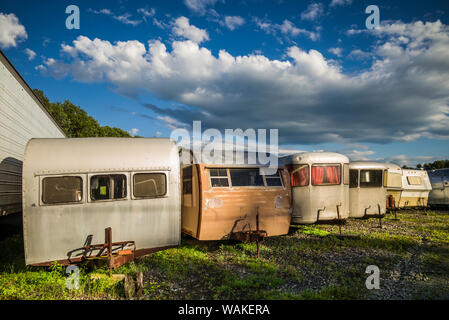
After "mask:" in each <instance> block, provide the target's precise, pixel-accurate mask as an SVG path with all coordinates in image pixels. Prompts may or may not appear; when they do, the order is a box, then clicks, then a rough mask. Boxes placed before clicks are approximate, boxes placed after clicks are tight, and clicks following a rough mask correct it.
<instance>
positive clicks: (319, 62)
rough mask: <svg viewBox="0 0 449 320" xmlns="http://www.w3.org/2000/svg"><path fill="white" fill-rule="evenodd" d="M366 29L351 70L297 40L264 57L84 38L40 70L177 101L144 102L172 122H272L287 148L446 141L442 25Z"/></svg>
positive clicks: (448, 49)
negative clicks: (362, 58) (361, 54)
mask: <svg viewBox="0 0 449 320" xmlns="http://www.w3.org/2000/svg"><path fill="white" fill-rule="evenodd" d="M370 34H371V36H372V37H374V40H375V41H374V43H375V44H374V45H373V46H372V50H371V51H370V52H369V54H370V55H371V57H372V59H370V62H371V65H370V67H369V68H367V69H364V70H361V71H359V72H358V73H355V72H353V71H351V72H350V73H345V72H344V70H343V69H342V67H341V66H339V65H338V64H337V62H335V61H334V60H333V59H329V58H328V57H326V54H330V53H327V52H326V53H322V52H319V51H318V50H304V49H302V48H301V47H299V46H296V45H294V46H290V47H289V48H288V49H287V50H286V51H285V57H284V58H282V59H270V58H268V57H266V56H264V55H262V54H248V55H238V56H234V55H232V54H230V53H229V52H227V51H226V50H220V51H219V53H218V54H217V55H214V54H213V53H212V51H211V50H209V49H208V48H206V47H204V46H200V45H199V41H196V42H195V41H191V40H183V41H173V42H172V43H171V45H170V48H171V49H168V48H167V46H166V45H165V44H164V43H163V42H161V41H159V40H150V41H149V42H148V43H147V44H144V43H141V42H139V41H118V42H115V43H111V42H109V41H106V40H101V39H93V40H92V39H90V38H88V37H82V36H80V37H78V38H77V39H76V40H75V41H73V43H72V44H69V45H63V46H62V48H61V50H62V52H63V53H65V56H66V57H65V58H61V59H58V60H56V59H51V58H49V59H47V60H45V61H44V63H43V67H42V68H40V69H41V70H43V71H46V72H48V73H50V74H52V75H54V76H59V77H64V76H70V77H72V78H73V79H74V80H76V81H82V82H91V81H96V82H105V83H109V84H113V85H115V86H116V87H117V89H118V90H119V91H120V92H121V93H123V94H127V95H130V96H133V95H134V96H135V95H136V94H137V93H138V92H141V91H148V92H151V93H152V94H153V95H154V96H155V97H157V98H158V99H163V100H168V101H173V102H176V103H178V104H179V105H180V107H173V108H160V107H158V106H154V105H151V104H145V105H144V107H145V108H147V109H148V110H151V111H152V112H154V113H156V114H158V119H160V121H163V122H164V123H165V124H166V125H167V126H170V127H177V126H188V125H189V124H191V123H192V121H193V120H202V121H203V124H204V127H211V128H218V129H223V128H243V129H245V128H276V129H279V135H280V137H279V139H280V140H279V141H280V143H285V144H319V143H325V142H334V143H345V144H348V143H388V142H392V141H411V140H416V139H418V138H423V137H424V138H437V139H449V116H448V114H449V28H448V26H446V25H444V24H443V23H441V22H440V21H436V22H426V23H423V22H421V21H418V22H413V23H403V22H400V21H399V22H393V23H389V24H383V25H382V26H381V27H380V28H379V29H378V30H376V32H375V33H370ZM196 40H199V39H196ZM63 56H64V55H63ZM356 150H358V149H356ZM357 152H359V151H357ZM357 152H355V151H354V152H353V153H354V155H356V154H358V155H359V156H361V157H364V156H369V155H370V153H369V150H368V151H366V150H362V151H360V152H362V153H360V152H359V153H357Z"/></svg>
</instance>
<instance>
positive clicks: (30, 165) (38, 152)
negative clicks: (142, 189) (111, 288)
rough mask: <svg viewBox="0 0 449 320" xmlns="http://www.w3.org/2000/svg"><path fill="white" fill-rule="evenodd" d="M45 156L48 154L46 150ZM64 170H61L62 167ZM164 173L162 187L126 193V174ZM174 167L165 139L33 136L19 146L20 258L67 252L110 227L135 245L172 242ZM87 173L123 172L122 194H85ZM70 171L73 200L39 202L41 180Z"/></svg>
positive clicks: (177, 214)
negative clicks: (154, 194)
mask: <svg viewBox="0 0 449 320" xmlns="http://www.w3.org/2000/svg"><path fill="white" fill-rule="evenodd" d="M50 154H51V155H52V156H51V157H48V155H50ZM66 172H67V173H66ZM138 172H164V173H166V174H167V178H168V179H167V181H168V184H167V194H166V195H165V196H163V197H158V198H151V199H144V198H143V199H140V198H135V197H134V196H133V193H132V191H133V188H132V175H133V174H134V173H138ZM179 172H180V167H179V156H178V150H177V147H176V144H175V143H174V142H173V141H171V140H169V139H156V138H154V139H146V138H79V139H33V140H31V141H30V143H29V144H28V146H27V149H26V152H25V161H24V170H23V185H24V188H23V224H24V242H25V259H26V263H27V264H35V263H45V262H48V261H54V260H63V259H68V258H69V257H70V256H71V254H72V253H73V252H74V250H76V249H79V248H82V247H83V246H84V245H85V242H86V241H87V240H89V239H90V241H91V242H92V243H100V242H103V239H104V230H105V228H107V227H111V228H112V230H114V242H121V241H130V240H131V241H135V244H136V249H137V251H142V250H147V249H151V248H158V247H167V246H173V245H178V244H179V243H180V233H181V198H180V174H179ZM94 173H100V174H105V173H114V174H124V175H126V177H127V179H126V180H127V190H128V192H127V194H126V198H125V199H122V200H113V201H96V202H95V201H92V200H91V199H90V197H89V192H88V190H89V179H88V177H90V176H91V175H93V174H94ZM65 175H75V176H79V177H81V178H82V179H83V190H84V192H83V193H82V199H81V202H80V203H73V204H60V205H45V204H43V203H42V198H41V193H42V191H41V186H42V179H43V178H45V177H47V176H52V177H54V176H65Z"/></svg>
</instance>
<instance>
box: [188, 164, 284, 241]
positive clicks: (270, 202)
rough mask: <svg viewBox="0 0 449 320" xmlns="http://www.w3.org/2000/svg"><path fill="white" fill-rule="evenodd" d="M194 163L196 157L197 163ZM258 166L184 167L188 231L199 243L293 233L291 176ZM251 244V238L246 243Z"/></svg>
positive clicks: (207, 165)
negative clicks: (289, 179) (268, 173)
mask: <svg viewBox="0 0 449 320" xmlns="http://www.w3.org/2000/svg"><path fill="white" fill-rule="evenodd" d="M192 159H193V158H192ZM263 169H264V166H262V165H257V164H225V162H223V163H218V164H205V163H193V162H191V163H186V164H182V172H181V176H182V230H183V232H184V233H186V234H189V235H191V236H192V237H194V238H196V239H198V240H225V239H232V238H236V239H239V237H238V236H239V235H240V236H241V237H246V236H249V235H250V234H253V235H254V237H255V238H257V237H259V236H262V237H263V236H268V237H270V236H277V235H284V234H287V233H288V230H289V227H290V219H291V193H290V184H289V181H288V174H287V172H286V171H285V170H284V169H283V168H279V169H278V170H277V171H276V173H275V174H274V175H272V174H270V175H267V174H264V172H263ZM246 239H247V238H246Z"/></svg>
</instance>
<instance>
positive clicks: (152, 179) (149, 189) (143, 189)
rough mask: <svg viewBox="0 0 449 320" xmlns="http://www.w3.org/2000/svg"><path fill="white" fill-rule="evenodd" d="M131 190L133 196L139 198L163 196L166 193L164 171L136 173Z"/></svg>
mask: <svg viewBox="0 0 449 320" xmlns="http://www.w3.org/2000/svg"><path fill="white" fill-rule="evenodd" d="M190 168H192V167H190ZM133 190H134V191H133V193H134V196H135V197H139V198H157V197H162V196H165V195H166V194H167V177H166V175H165V174H164V173H136V174H135V175H134V186H133ZM190 193H192V191H190Z"/></svg>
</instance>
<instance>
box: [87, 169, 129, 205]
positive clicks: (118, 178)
mask: <svg viewBox="0 0 449 320" xmlns="http://www.w3.org/2000/svg"><path fill="white" fill-rule="evenodd" d="M90 198H91V199H92V200H110V199H123V198H126V176H125V175H123V174H110V175H98V176H93V177H91V178H90Z"/></svg>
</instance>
